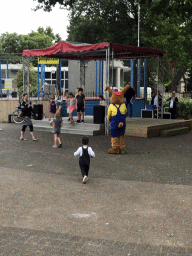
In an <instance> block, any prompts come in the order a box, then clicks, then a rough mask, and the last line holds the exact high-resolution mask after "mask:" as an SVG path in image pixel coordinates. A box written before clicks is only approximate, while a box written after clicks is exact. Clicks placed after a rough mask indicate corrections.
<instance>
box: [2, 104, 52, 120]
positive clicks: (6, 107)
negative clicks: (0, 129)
mask: <svg viewBox="0 0 192 256" xmlns="http://www.w3.org/2000/svg"><path fill="white" fill-rule="evenodd" d="M32 104H42V105H43V113H44V114H45V117H49V101H44V100H41V101H38V100H35V101H32ZM18 106H19V101H18V99H15V100H0V122H3V123H7V122H8V115H10V114H12V113H13V112H14V111H15V108H16V107H18Z"/></svg>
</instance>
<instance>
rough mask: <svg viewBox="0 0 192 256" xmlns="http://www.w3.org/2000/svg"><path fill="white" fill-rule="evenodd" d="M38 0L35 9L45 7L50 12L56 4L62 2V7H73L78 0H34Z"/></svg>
mask: <svg viewBox="0 0 192 256" xmlns="http://www.w3.org/2000/svg"><path fill="white" fill-rule="evenodd" d="M34 1H37V2H38V5H37V6H36V8H35V11H37V10H39V9H43V10H44V11H46V12H50V11H51V10H52V7H54V6H55V5H56V4H60V6H61V7H63V8H64V7H68V6H70V7H72V6H73V4H74V3H75V2H76V0H49V1H47V0H34Z"/></svg>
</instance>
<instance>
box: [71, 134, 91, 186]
mask: <svg viewBox="0 0 192 256" xmlns="http://www.w3.org/2000/svg"><path fill="white" fill-rule="evenodd" d="M88 144H89V138H88V137H86V136H84V137H82V145H83V146H82V147H79V148H78V150H77V151H76V152H75V153H74V156H77V155H80V157H79V166H80V168H81V173H82V176H83V184H85V183H86V182H87V181H88V174H89V166H90V156H91V157H95V153H94V152H93V150H92V148H91V147H89V146H88Z"/></svg>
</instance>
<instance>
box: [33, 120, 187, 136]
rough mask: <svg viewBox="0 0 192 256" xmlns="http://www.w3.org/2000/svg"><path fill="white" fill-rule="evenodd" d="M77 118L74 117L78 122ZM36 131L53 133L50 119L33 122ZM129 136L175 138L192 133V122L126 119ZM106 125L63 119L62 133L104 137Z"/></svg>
mask: <svg viewBox="0 0 192 256" xmlns="http://www.w3.org/2000/svg"><path fill="white" fill-rule="evenodd" d="M76 119H77V117H74V120H76ZM33 124H34V127H35V130H37V131H45V132H51V131H52V129H53V128H52V127H51V126H50V124H49V120H48V119H44V120H33ZM126 124H127V126H126V132H125V134H126V135H127V136H131V137H143V138H152V137H158V136H175V135H180V134H184V133H187V132H190V131H191V121H189V120H178V119H176V120H172V119H154V118H139V117H133V118H129V117H127V119H126ZM104 129H105V125H104V124H94V123H93V116H85V123H80V124H77V123H76V122H75V123H74V124H69V123H68V118H67V117H64V118H63V127H62V129H61V133H70V134H79V135H89V136H96V135H103V134H104Z"/></svg>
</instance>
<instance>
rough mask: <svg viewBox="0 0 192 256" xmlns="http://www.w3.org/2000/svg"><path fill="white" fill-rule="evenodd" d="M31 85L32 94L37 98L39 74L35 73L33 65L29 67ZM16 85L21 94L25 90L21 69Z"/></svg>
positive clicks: (17, 75)
mask: <svg viewBox="0 0 192 256" xmlns="http://www.w3.org/2000/svg"><path fill="white" fill-rule="evenodd" d="M29 84H30V93H31V94H32V95H34V96H37V72H36V71H35V69H34V67H33V65H32V63H30V67H29ZM15 85H16V87H17V89H18V92H19V94H21V91H22V90H23V69H19V70H18V72H17V74H16V78H15Z"/></svg>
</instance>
